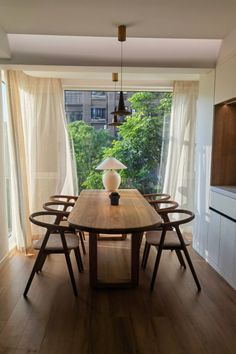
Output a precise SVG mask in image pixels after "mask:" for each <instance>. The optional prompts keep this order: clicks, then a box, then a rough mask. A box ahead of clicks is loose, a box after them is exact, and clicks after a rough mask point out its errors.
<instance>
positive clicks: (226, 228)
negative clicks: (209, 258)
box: [219, 216, 236, 285]
mask: <svg viewBox="0 0 236 354" xmlns="http://www.w3.org/2000/svg"><path fill="white" fill-rule="evenodd" d="M235 235H236V223H235V222H233V221H231V220H229V219H226V218H225V217H223V216H221V222H220V252H219V267H220V269H221V270H222V272H223V274H224V275H225V277H226V278H227V279H228V280H230V279H232V281H233V282H234V283H235V285H236V280H235V279H234V262H235V259H236V257H235V256H236V255H235Z"/></svg>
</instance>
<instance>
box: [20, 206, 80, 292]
mask: <svg viewBox="0 0 236 354" xmlns="http://www.w3.org/2000/svg"><path fill="white" fill-rule="evenodd" d="M68 214H69V213H67V212H60V211H40V212H36V213H33V214H31V215H30V217H29V219H30V221H31V222H32V223H33V224H35V225H37V226H40V227H42V228H45V229H46V233H45V235H44V237H42V238H41V239H40V240H38V241H35V242H33V247H34V249H36V250H37V251H39V252H38V255H37V258H36V260H35V263H34V266H33V269H32V272H31V274H30V277H29V280H28V282H27V284H26V288H25V291H24V296H27V293H28V291H29V288H30V285H31V283H32V280H33V278H34V276H35V273H39V272H41V271H42V268H43V265H44V262H45V260H46V257H47V256H48V254H52V253H63V254H64V255H65V259H66V263H67V267H68V271H69V275H70V279H71V283H72V287H73V291H74V295H75V296H77V295H78V291H77V287H76V283H75V277H74V273H73V268H72V264H71V260H70V252H71V251H72V250H74V254H75V259H76V262H77V266H78V269H79V272H83V263H82V259H81V254H80V247H79V244H80V242H79V238H78V236H77V235H76V234H75V233H74V229H71V228H70V227H68V226H63V225H61V224H60V222H61V221H62V219H63V218H64V217H68ZM45 218H46V219H49V220H47V221H45ZM42 219H43V220H42ZM52 219H53V221H52Z"/></svg>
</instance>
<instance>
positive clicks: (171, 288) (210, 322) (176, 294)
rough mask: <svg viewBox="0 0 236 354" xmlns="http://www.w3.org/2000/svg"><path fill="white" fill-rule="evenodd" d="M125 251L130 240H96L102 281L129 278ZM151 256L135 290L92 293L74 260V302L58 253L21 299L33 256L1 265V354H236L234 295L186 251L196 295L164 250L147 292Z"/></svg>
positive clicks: (186, 275) (187, 277) (173, 258)
mask: <svg viewBox="0 0 236 354" xmlns="http://www.w3.org/2000/svg"><path fill="white" fill-rule="evenodd" d="M86 247H87V250H88V241H86ZM129 247H130V240H129V239H127V240H125V241H115V242H112V241H100V242H99V267H100V273H99V274H100V277H103V278H107V279H109V280H110V278H111V277H115V278H120V279H123V278H125V277H127V272H128V270H129V268H130V267H129V262H130V260H129V255H130V250H129ZM142 249H143V246H142ZM142 249H141V255H142ZM154 256H155V251H154V250H152V253H151V257H150V259H149V261H148V266H147V269H146V271H143V270H140V286H139V288H138V289H134V290H92V289H90V287H89V285H88V284H89V280H88V258H89V256H88V254H87V255H85V256H83V261H84V266H85V272H84V274H80V275H78V276H77V274H78V273H77V268H76V264H75V261H74V258H73V255H71V258H72V259H73V267H74V272H75V274H76V277H77V285H78V287H79V297H78V298H75V297H74V295H73V291H72V288H71V283H70V280H69V275H68V271H67V268H66V264H65V259H64V257H63V255H51V256H49V258H48V260H47V261H46V263H45V267H44V271H43V273H42V274H40V275H37V276H35V279H34V280H33V283H32V286H31V288H30V290H29V293H28V299H27V300H26V299H24V297H23V296H22V294H23V290H24V287H25V285H26V281H27V279H28V276H29V273H30V271H31V268H32V266H33V262H34V259H35V257H34V255H32V256H28V257H26V256H24V255H22V254H15V255H14V256H12V257H11V258H10V259H9V260H8V261H7V262H5V263H4V265H3V266H2V267H0V354H26V353H28V354H29V353H31V354H33V353H34V354H36V353H37V354H77V353H81V354H95V353H96V354H100V353H101V354H113V353H114V354H121V353H122V354H133V353H137V354H153V353H154V354H235V353H236V296H235V295H236V292H235V291H234V290H233V289H232V288H231V287H230V286H229V285H228V284H227V283H226V282H225V281H224V280H223V279H222V278H221V277H220V276H219V275H218V274H217V273H216V272H215V271H214V270H213V269H212V268H211V267H210V266H209V265H208V264H207V263H206V262H205V261H204V260H203V259H202V258H201V257H199V256H198V255H197V254H196V253H195V252H194V251H192V250H191V257H192V260H193V262H194V266H195V269H196V271H197V274H198V277H199V280H200V282H201V285H202V291H201V293H198V292H197V289H196V285H195V283H194V281H193V278H192V275H191V273H190V271H189V269H187V270H186V271H184V270H181V269H180V267H179V263H178V260H177V257H176V255H175V254H174V252H169V251H164V252H163V256H162V259H161V264H160V269H159V272H158V275H157V281H156V286H155V289H154V291H153V293H150V292H149V286H150V280H151V273H152V267H153V261H154Z"/></svg>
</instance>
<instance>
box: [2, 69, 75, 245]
mask: <svg viewBox="0 0 236 354" xmlns="http://www.w3.org/2000/svg"><path fill="white" fill-rule="evenodd" d="M7 85H8V92H9V107H10V127H9V128H10V129H9V135H10V136H9V140H10V145H11V151H10V153H11V160H12V174H13V178H12V190H13V193H12V194H13V200H12V205H13V208H14V209H13V219H14V221H15V222H14V225H13V226H14V227H13V233H14V236H15V237H16V240H17V246H18V248H19V249H22V248H23V249H27V248H28V247H30V246H31V243H32V236H34V234H35V233H37V232H38V230H36V229H34V228H33V229H32V228H31V226H30V224H29V218H28V217H29V214H30V213H32V212H35V211H39V210H42V204H43V203H44V202H46V201H48V199H49V196H50V195H52V194H72V195H73V194H75V187H74V186H75V185H76V179H75V176H74V175H73V173H74V169H73V163H72V158H71V151H70V144H69V139H68V134H67V129H66V120H65V115H64V104H63V90H62V85H61V81H60V80H59V79H44V78H37V77H31V76H28V75H26V74H24V73H23V72H21V71H8V72H7ZM32 233H33V235H32Z"/></svg>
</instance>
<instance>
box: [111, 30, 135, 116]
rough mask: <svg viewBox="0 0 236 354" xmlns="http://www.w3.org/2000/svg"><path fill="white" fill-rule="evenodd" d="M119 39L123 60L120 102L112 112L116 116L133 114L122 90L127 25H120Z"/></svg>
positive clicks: (121, 65) (121, 61)
mask: <svg viewBox="0 0 236 354" xmlns="http://www.w3.org/2000/svg"><path fill="white" fill-rule="evenodd" d="M118 41H119V42H120V44H121V46H120V48H121V55H120V57H121V60H120V86H121V87H120V96H119V104H118V109H115V111H114V112H111V114H114V116H115V115H116V116H129V115H131V112H130V111H129V110H127V109H126V108H125V104H124V94H123V90H122V74H123V72H122V71H123V47H122V44H123V42H125V41H126V26H124V25H120V26H119V27H118Z"/></svg>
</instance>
